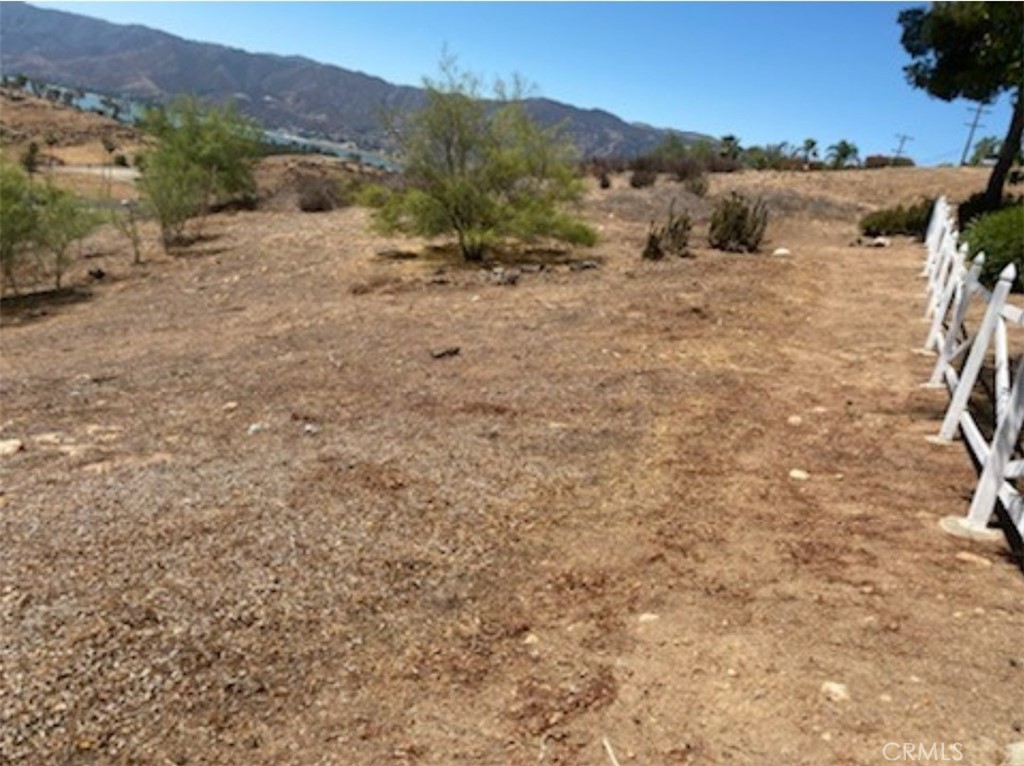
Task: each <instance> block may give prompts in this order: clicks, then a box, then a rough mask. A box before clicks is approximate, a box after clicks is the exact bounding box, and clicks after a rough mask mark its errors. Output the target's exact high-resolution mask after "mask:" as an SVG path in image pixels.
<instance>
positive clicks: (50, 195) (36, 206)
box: [0, 162, 101, 291]
mask: <svg viewBox="0 0 1024 766" xmlns="http://www.w3.org/2000/svg"><path fill="white" fill-rule="evenodd" d="M0 212H2V215H3V224H2V231H0V272H2V275H3V280H4V285H5V286H7V285H9V286H10V287H11V288H12V289H13V290H15V291H16V290H17V289H18V272H19V271H20V270H21V267H22V266H23V264H24V263H25V262H26V260H27V259H28V258H29V257H35V258H38V259H39V261H40V262H41V263H42V265H43V266H45V267H46V268H48V269H49V271H50V273H51V274H53V276H54V281H55V284H54V286H55V287H56V288H57V289H58V290H59V289H60V288H61V286H62V285H61V280H62V278H63V276H64V274H65V272H66V271H67V269H68V266H69V265H70V263H71V259H70V249H71V246H72V245H73V244H74V243H75V242H78V241H81V240H82V239H84V238H85V237H87V236H88V235H89V234H90V233H92V231H93V230H94V229H96V227H97V226H99V225H100V223H101V218H100V216H99V215H98V214H97V213H96V212H95V211H93V210H92V209H91V208H89V207H88V206H87V205H86V203H85V202H84V201H83V200H81V199H79V198H78V197H76V196H74V195H73V194H70V193H69V192H66V191H63V190H61V189H57V188H55V187H53V186H49V185H40V184H33V183H32V182H31V180H30V179H29V178H28V177H27V176H26V174H25V173H24V172H23V171H22V170H21V169H20V168H17V167H15V166H13V165H10V164H8V163H7V162H0ZM47 256H49V257H47Z"/></svg>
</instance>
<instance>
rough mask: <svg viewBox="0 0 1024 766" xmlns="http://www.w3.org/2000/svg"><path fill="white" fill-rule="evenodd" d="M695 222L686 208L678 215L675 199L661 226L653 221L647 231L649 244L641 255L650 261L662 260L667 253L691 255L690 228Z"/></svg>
mask: <svg viewBox="0 0 1024 766" xmlns="http://www.w3.org/2000/svg"><path fill="white" fill-rule="evenodd" d="M692 228H693V222H692V221H691V220H690V216H689V214H688V213H687V212H686V211H685V210H684V211H683V212H682V213H679V214H678V215H677V214H676V212H675V200H672V203H671V204H670V205H669V208H668V216H667V219H666V221H665V223H664V224H662V225H661V226H659V225H657V224H655V222H654V221H651V227H650V230H649V231H648V232H647V244H646V245H645V246H644V250H643V253H641V257H642V258H644V259H645V260H649V261H660V260H661V259H662V258H664V257H665V256H666V255H678V256H686V255H689V246H690V230H691V229H692Z"/></svg>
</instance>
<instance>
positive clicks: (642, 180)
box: [629, 168, 658, 189]
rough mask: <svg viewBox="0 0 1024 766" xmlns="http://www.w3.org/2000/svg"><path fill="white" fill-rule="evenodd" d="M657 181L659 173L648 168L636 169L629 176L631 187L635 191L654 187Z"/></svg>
mask: <svg viewBox="0 0 1024 766" xmlns="http://www.w3.org/2000/svg"><path fill="white" fill-rule="evenodd" d="M657 180H658V171H656V170H652V169H647V168H642V169H636V170H634V171H633V172H632V173H631V174H630V176H629V185H630V186H632V187H633V188H634V189H644V188H647V187H648V186H654V182H655V181H657Z"/></svg>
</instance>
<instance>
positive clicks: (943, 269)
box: [924, 198, 1024, 568]
mask: <svg viewBox="0 0 1024 766" xmlns="http://www.w3.org/2000/svg"><path fill="white" fill-rule="evenodd" d="M925 245H926V250H927V258H926V260H925V268H924V276H925V277H926V278H927V280H928V288H927V295H928V301H927V303H928V307H927V311H926V314H925V316H926V319H928V320H929V329H928V337H927V339H926V341H925V350H926V351H928V352H930V353H931V352H934V353H936V354H937V357H938V358H937V359H936V361H935V367H934V369H933V371H932V375H931V379H930V380H929V382H928V384H927V385H929V386H934V387H940V386H945V387H946V388H947V389H948V390H949V393H950V400H949V406H948V407H947V409H946V413H945V417H944V418H943V420H942V425H941V427H940V428H939V433H938V435H937V436H935V437H933V440H934V441H936V442H940V443H948V442H950V441H952V440H953V439H954V438H956V436H957V434H958V432H959V434H960V435H962V436H963V439H964V442H965V444H966V446H967V448H968V450H969V452H970V454H971V456H972V458H973V460H974V462H975V465H976V466H978V469H979V474H980V475H979V479H978V485H977V487H976V488H975V490H974V496H973V498H972V499H971V505H970V508H969V510H968V512H967V515H966V516H964V517H960V516H952V517H948V518H946V519H943V521H942V527H943V529H945V530H946V531H948V532H950V533H952V534H960V535H963V536H967V537H975V536H977V537H987V536H991V535H992V534H993V533H994V534H995V535H998V531H996V530H993V529H991V528H990V527H989V522H990V521H991V520H992V517H993V515H996V516H997V517H998V521H999V523H1000V526H1001V527H1002V529H1003V533H1004V534H1005V535H1006V539H1007V541H1008V542H1009V544H1010V546H1011V548H1012V549H1013V550H1014V551H1015V553H1016V554H1017V556H1018V558H1019V560H1020V563H1021V566H1022V568H1024V498H1022V497H1021V494H1020V492H1019V491H1018V490H1017V488H1016V486H1015V485H1014V481H1015V480H1016V479H1019V478H1021V477H1022V476H1024V460H1021V459H1014V453H1015V450H1016V447H1017V442H1018V437H1019V436H1020V433H1021V426H1022V425H1024V355H1021V357H1020V359H1019V360H1018V361H1017V363H1016V365H1015V369H1014V370H1013V374H1012V375H1011V361H1010V352H1009V348H1008V337H1007V329H1008V327H1015V326H1016V327H1024V311H1022V310H1021V309H1020V308H1018V307H1016V306H1014V305H1012V304H1010V303H1009V302H1007V297H1008V296H1009V293H1010V288H1011V286H1012V284H1013V280H1014V278H1015V277H1016V269H1015V267H1014V266H1013V265H1012V264H1011V265H1009V266H1007V267H1006V268H1005V269H1004V270H1003V272H1002V273H1001V274H1000V276H999V281H998V282H997V283H996V285H995V287H994V288H993V289H992V290H991V291H990V290H987V289H985V287H984V286H983V285H982V284H981V282H980V281H979V276H980V274H981V271H982V268H983V266H984V260H985V256H984V254H979V255H978V257H977V258H975V259H974V261H973V262H972V263H971V264H970V265H968V264H967V263H966V262H965V260H966V253H967V246H966V244H964V243H961V242H960V237H959V232H958V231H957V229H956V225H955V224H954V222H953V219H952V211H951V209H950V206H949V203H948V202H947V201H946V199H945V198H940V199H939V200H938V201H937V202H936V203H935V209H934V212H933V214H932V219H931V223H930V225H929V227H928V233H927V236H926V238H925ZM974 307H976V308H977V311H974V312H972V311H971V309H972V308H974ZM982 307H984V313H983V316H982V318H981V321H980V322H979V323H978V325H977V327H976V328H975V329H974V330H973V332H972V331H971V330H970V328H969V327H968V322H969V319H970V318H972V317H974V315H975V314H977V313H978V312H980V311H981V308H982ZM990 353H991V355H992V357H994V362H993V364H994V370H995V372H994V380H995V385H994V387H993V388H994V390H993V391H991V392H990V393H991V398H992V400H993V401H992V404H993V407H992V412H993V422H991V423H988V424H986V425H988V428H985V429H983V428H982V427H981V424H979V422H978V420H977V418H976V415H975V413H974V412H973V411H972V408H971V407H970V406H969V405H970V401H971V396H972V393H974V392H975V388H976V387H977V386H979V385H981V384H982V380H981V372H982V367H983V365H984V363H985V361H986V359H987V358H989V357H990ZM958 365H959V367H958ZM986 432H989V433H991V434H992V437H991V440H988V439H986V437H985V436H984V434H985V433H986Z"/></svg>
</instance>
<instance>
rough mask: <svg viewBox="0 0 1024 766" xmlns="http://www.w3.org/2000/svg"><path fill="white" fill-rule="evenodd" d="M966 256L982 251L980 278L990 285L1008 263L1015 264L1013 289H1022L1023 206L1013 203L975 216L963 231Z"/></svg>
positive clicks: (1023, 272) (973, 255)
mask: <svg viewBox="0 0 1024 766" xmlns="http://www.w3.org/2000/svg"><path fill="white" fill-rule="evenodd" d="M964 237H965V238H966V240H967V252H968V258H969V259H973V258H974V257H975V256H976V255H977V254H978V253H984V254H985V266H984V268H983V269H982V272H981V281H982V282H984V283H985V284H986V285H988V286H989V287H992V286H993V285H994V284H995V282H996V280H998V279H999V273H1000V272H1001V271H1002V270H1003V269H1005V268H1006V266H1007V265H1008V264H1011V263H1012V264H1014V265H1015V266H1016V267H1017V278H1016V279H1015V280H1014V290H1015V291H1017V292H1021V291H1022V290H1024V280H1022V275H1024V205H1022V204H1017V205H1013V206H1011V207H1007V208H1003V209H1002V210H998V211H996V212H994V213H987V214H985V215H982V216H979V217H978V218H975V219H974V221H972V222H971V224H970V226H968V227H967V229H966V230H965V231H964Z"/></svg>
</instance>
